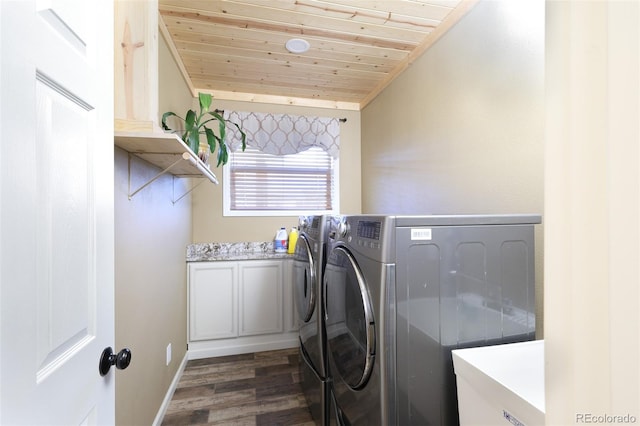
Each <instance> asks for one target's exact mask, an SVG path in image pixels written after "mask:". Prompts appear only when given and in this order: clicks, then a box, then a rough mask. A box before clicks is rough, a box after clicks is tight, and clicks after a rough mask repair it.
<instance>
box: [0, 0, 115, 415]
mask: <svg viewBox="0 0 640 426" xmlns="http://www.w3.org/2000/svg"><path fill="white" fill-rule="evenodd" d="M0 19H1V22H0V46H1V47H0V53H1V55H0V58H1V61H2V62H1V67H0V94H1V97H0V102H1V103H0V259H1V262H0V304H1V306H0V308H1V309H0V401H1V403H0V424H3V425H4V424H11V425H13V424H29V425H50V424H60V425H62V424H63V425H78V424H113V423H114V418H115V416H114V370H113V369H112V370H111V371H110V372H109V374H107V375H106V376H105V377H101V376H100V374H99V372H98V362H99V358H100V354H101V352H102V350H103V349H104V348H105V347H106V346H111V345H113V342H114V300H113V290H114V272H113V267H114V260H113V3H112V2H111V1H106V0H96V1H87V0H75V1H70V0H60V1H58V0H18V1H13V0H0Z"/></svg>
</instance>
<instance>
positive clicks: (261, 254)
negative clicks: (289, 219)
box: [187, 241, 293, 262]
mask: <svg viewBox="0 0 640 426" xmlns="http://www.w3.org/2000/svg"><path fill="white" fill-rule="evenodd" d="M292 258H293V255H292V254H287V253H276V252H275V249H274V245H273V241H260V242H242V243H219V242H216V243H196V244H189V245H188V246H187V262H210V261H220V260H266V259H292Z"/></svg>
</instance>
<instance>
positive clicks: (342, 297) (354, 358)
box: [324, 246, 376, 390]
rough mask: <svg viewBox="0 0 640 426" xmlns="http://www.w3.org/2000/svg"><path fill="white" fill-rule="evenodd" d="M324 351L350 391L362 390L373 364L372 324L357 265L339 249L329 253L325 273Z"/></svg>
mask: <svg viewBox="0 0 640 426" xmlns="http://www.w3.org/2000/svg"><path fill="white" fill-rule="evenodd" d="M324 276H325V291H326V298H325V302H326V311H325V320H326V325H327V340H328V348H329V352H330V353H331V356H332V358H333V362H334V364H335V367H336V369H337V373H338V374H339V375H340V376H341V377H342V379H343V380H344V382H345V383H346V384H347V385H348V386H349V387H350V388H351V389H353V390H359V389H362V388H363V387H364V386H365V385H366V384H367V381H368V380H369V377H370V376H371V371H372V370H373V363H374V360H375V346H376V345H375V335H376V333H375V321H374V318H373V310H372V309H371V299H370V297H369V291H368V290H367V286H366V283H365V281H364V276H363V275H362V272H361V271H360V268H359V267H358V264H357V262H356V260H355V258H354V257H353V255H352V254H351V253H350V252H349V250H348V249H347V248H345V247H343V246H337V247H335V248H334V249H333V250H332V251H331V255H330V256H329V259H328V261H327V266H326V269H325V275H324Z"/></svg>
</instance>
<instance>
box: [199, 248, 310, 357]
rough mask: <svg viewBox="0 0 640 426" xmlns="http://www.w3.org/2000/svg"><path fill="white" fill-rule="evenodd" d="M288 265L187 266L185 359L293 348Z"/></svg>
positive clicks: (268, 262) (272, 262)
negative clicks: (187, 356) (186, 340)
mask: <svg viewBox="0 0 640 426" xmlns="http://www.w3.org/2000/svg"><path fill="white" fill-rule="evenodd" d="M290 262H291V261H290V260H289V259H285V260H281V259H276V260H241V261H210V262H193V263H190V264H189V268H188V274H189V277H188V278H189V279H188V281H189V298H188V300H189V307H188V311H189V321H188V327H189V330H188V336H189V358H190V359H197V358H206V357H212V356H222V355H232V354H239V353H247V352H257V351H263V350H274V349H283V348H289V347H296V346H297V344H298V337H297V325H296V321H295V320H294V318H295V315H294V312H293V309H294V306H293V294H292V291H293V289H292V286H291V273H290V271H291V268H290Z"/></svg>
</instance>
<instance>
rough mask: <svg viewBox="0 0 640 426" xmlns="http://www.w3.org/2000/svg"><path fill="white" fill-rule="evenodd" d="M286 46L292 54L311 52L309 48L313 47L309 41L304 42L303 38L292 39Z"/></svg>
mask: <svg viewBox="0 0 640 426" xmlns="http://www.w3.org/2000/svg"><path fill="white" fill-rule="evenodd" d="M284 46H285V47H286V48H287V50H288V51H289V52H291V53H304V52H306V51H307V50H309V47H311V45H310V44H309V42H308V41H307V40H303V39H301V38H292V39H291V40H289V41H287V42H286V43H285V45H284Z"/></svg>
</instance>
